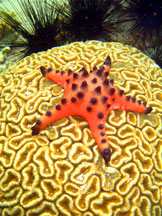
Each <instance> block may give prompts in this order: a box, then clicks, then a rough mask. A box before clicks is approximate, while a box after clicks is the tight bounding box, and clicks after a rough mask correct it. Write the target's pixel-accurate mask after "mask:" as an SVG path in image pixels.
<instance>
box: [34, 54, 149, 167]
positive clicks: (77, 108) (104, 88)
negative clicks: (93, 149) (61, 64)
mask: <svg viewBox="0 0 162 216" xmlns="http://www.w3.org/2000/svg"><path fill="white" fill-rule="evenodd" d="M110 66H111V60H110V57H109V56H108V57H107V58H106V60H105V62H104V63H103V65H102V66H101V67H100V68H99V69H97V67H96V66H95V67H94V68H93V71H90V72H89V73H88V71H87V70H86V69H85V68H84V67H83V68H82V69H81V70H80V73H74V72H72V70H70V69H69V70H68V72H67V73H65V72H64V71H59V70H56V72H55V71H53V70H52V68H51V67H49V68H48V69H47V68H45V67H43V66H41V67H40V70H41V73H42V74H43V76H44V77H46V78H47V79H50V80H52V81H53V82H55V83H57V84H59V85H61V86H62V87H63V88H64V89H65V94H64V97H63V98H62V100H61V101H60V102H59V103H58V104H57V105H56V106H55V107H54V108H53V109H51V110H49V111H47V112H46V114H44V115H42V116H41V118H40V119H39V120H36V124H35V125H34V126H33V127H32V128H31V129H32V135H37V134H38V133H39V132H40V131H41V130H43V129H44V128H45V127H46V126H47V125H48V124H50V123H52V122H54V121H57V120H59V119H61V118H64V117H67V116H71V115H79V116H82V117H83V118H84V119H85V120H86V121H87V122H88V125H89V128H90V130H91V132H92V134H93V136H94V139H95V141H96V143H97V145H98V148H99V150H100V151H101V154H102V156H103V158H104V160H105V162H106V164H107V162H109V161H110V156H111V150H110V144H109V142H108V140H107V136H106V131H105V121H106V118H107V116H108V114H109V113H110V111H111V110H113V109H117V110H129V111H134V112H138V113H144V114H148V113H150V112H151V111H152V108H151V107H146V104H147V103H146V102H142V101H141V100H138V101H136V98H135V97H131V96H130V95H127V96H125V95H124V92H123V90H118V89H117V88H115V87H114V86H113V83H114V80H113V79H111V80H109V79H108V75H109V71H110Z"/></svg>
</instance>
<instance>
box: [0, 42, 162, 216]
mask: <svg viewBox="0 0 162 216" xmlns="http://www.w3.org/2000/svg"><path fill="white" fill-rule="evenodd" d="M107 55H110V57H111V60H112V66H111V71H110V78H113V79H114V80H115V83H114V85H115V86H116V87H117V88H118V89H120V90H124V92H125V94H126V95H127V94H129V95H131V96H132V97H134V96H136V97H137V99H142V100H144V101H148V105H149V106H152V107H153V111H152V113H150V114H148V115H144V114H137V113H133V112H126V111H111V113H110V115H109V116H108V119H107V122H106V132H107V136H108V139H109V142H110V145H111V149H112V150H113V153H112V156H111V161H110V163H109V166H108V167H106V166H105V163H104V160H103V159H102V156H101V154H100V152H99V150H98V147H97V145H96V144H95V141H94V139H93V137H92V134H91V132H90V130H89V128H88V125H87V123H86V122H85V121H84V119H82V118H80V117H77V116H74V117H68V118H64V119H62V120H59V121H57V122H55V123H53V124H51V125H49V126H47V127H46V128H45V130H43V131H41V133H40V134H39V135H37V136H32V135H31V129H30V128H31V127H32V126H33V124H34V122H35V120H36V119H39V117H40V115H42V114H44V113H45V112H46V110H48V109H49V108H50V107H53V106H55V104H56V103H57V102H58V101H60V99H61V98H62V97H63V94H64V90H63V89H62V88H61V87H60V86H58V85H56V84H55V83H53V82H51V81H49V80H47V79H46V78H44V77H42V75H41V72H40V66H44V67H49V66H51V67H52V68H53V69H59V70H61V69H63V70H65V71H67V70H68V69H69V68H71V69H72V70H74V71H79V69H80V68H81V67H83V66H85V67H86V68H87V69H88V70H90V69H92V68H93V66H94V65H97V66H101V65H102V63H103V62H104V60H105V56H107ZM0 215H2V216H8V215H12V216H25V215H27V216H37V215H39V216H40V215H41V216H45V215H46V216H47V215H48V216H52V215H59V216H66V215H67V216H70V215H72V216H79V215H81V216H111V215H113V216H122V215H124V216H141V215H144V216H145V215H146V216H155V215H156V216H159V215H162V70H161V69H160V68H159V67H158V66H157V65H156V64H155V63H154V62H153V61H152V60H151V59H149V58H148V57H147V56H145V55H144V54H142V53H141V52H140V51H138V50H137V49H135V48H132V47H130V46H124V45H122V44H120V43H103V42H99V41H91V42H89V41H88V42H86V43H79V42H76V43H72V44H69V45H66V46H62V47H57V48H53V49H51V50H48V51H46V52H41V53H38V54H32V55H31V56H29V57H26V58H25V59H23V60H22V61H20V62H19V63H17V64H16V65H15V66H13V67H12V68H10V69H8V70H7V71H5V72H3V73H1V74H0Z"/></svg>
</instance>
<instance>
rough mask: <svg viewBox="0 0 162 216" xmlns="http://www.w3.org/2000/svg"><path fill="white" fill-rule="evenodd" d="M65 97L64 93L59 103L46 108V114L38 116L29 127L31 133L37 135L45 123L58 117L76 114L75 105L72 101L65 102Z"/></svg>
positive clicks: (49, 122) (51, 121) (47, 123)
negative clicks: (49, 108) (34, 122)
mask: <svg viewBox="0 0 162 216" xmlns="http://www.w3.org/2000/svg"><path fill="white" fill-rule="evenodd" d="M65 97H66V95H64V98H63V99H62V100H61V102H60V103H58V104H57V105H56V106H55V107H53V108H52V109H51V110H48V111H47V112H46V114H44V115H42V116H41V117H40V119H38V120H36V124H35V125H34V126H33V127H31V129H32V135H37V134H38V133H39V132H40V131H41V130H43V129H44V128H45V127H46V126H47V125H49V124H51V123H53V122H55V121H57V120H59V119H62V118H65V117H67V116H71V115H77V113H78V110H77V106H74V105H73V103H72V102H68V103H67V102H66V100H67V99H66V98H65Z"/></svg>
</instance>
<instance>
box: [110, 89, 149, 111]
mask: <svg viewBox="0 0 162 216" xmlns="http://www.w3.org/2000/svg"><path fill="white" fill-rule="evenodd" d="M123 93H124V92H123V91H121V90H120V91H119V90H118V89H116V88H114V87H113V85H111V86H110V87H109V88H108V96H109V100H108V102H109V106H110V107H109V111H110V110H113V109H118V110H128V111H133V112H138V113H144V114H148V113H150V112H151V111H152V107H146V104H147V103H146V102H142V101H141V100H138V101H136V98H135V97H131V96H129V95H128V96H125V95H123Z"/></svg>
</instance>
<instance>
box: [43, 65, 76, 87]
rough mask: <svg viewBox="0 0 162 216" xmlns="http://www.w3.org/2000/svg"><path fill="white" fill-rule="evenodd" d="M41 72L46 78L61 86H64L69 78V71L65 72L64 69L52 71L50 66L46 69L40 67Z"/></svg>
mask: <svg viewBox="0 0 162 216" xmlns="http://www.w3.org/2000/svg"><path fill="white" fill-rule="evenodd" d="M40 70H41V73H42V74H43V76H44V77H46V78H47V79H49V80H51V81H53V82H55V83H56V84H58V85H61V86H62V87H63V88H66V87H67V85H68V80H70V78H71V76H72V75H71V73H65V72H64V71H59V70H56V71H53V70H52V68H48V69H46V68H45V67H42V66H41V67H40Z"/></svg>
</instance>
